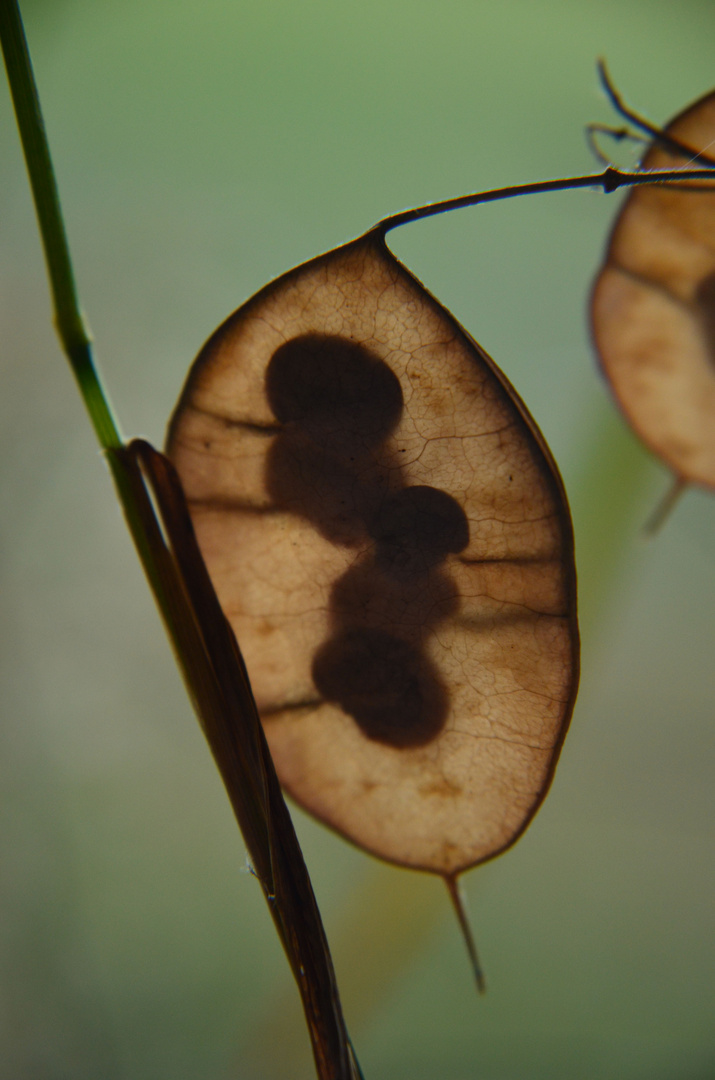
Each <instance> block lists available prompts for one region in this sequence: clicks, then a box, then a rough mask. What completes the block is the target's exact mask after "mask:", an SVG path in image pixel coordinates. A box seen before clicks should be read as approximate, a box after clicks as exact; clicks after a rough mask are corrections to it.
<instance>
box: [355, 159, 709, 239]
mask: <svg viewBox="0 0 715 1080" xmlns="http://www.w3.org/2000/svg"><path fill="white" fill-rule="evenodd" d="M685 180H687V181H693V180H706V181H707V180H710V181H715V173H714V172H713V169H653V170H652V171H650V172H647V171H642V172H621V170H620V169H614V168H613V167H612V166H609V167H608V168H607V169H605V170H604V172H601V173H592V174H590V175H588V176H571V177H566V178H565V179H563V180H537V181H536V182H535V183H533V184H514V185H512V186H510V187H504V188H495V189H494V190H492V191H478V192H475V193H474V194H471V195H460V196H458V197H457V198H456V199H444V200H442V201H441V202H435V203H427V205H426V206H418V207H416V208H415V209H414V210H402V211H401V212H400V213H399V214H391V215H390V217H386V218H383V219H382V221H379V222H378V223H377V225H375V227H374V228H375V230H376V231H378V232H381V233H382V235H383V236H385V234H386V233H388V232H390V230H391V229H397V228H398V227H399V226H400V225H408V224H409V223H410V222H412V221H421V220H422V218H428V217H434V216H435V214H445V213H447V212H448V211H450V210H461V209H462V208H463V207H465V206H477V205H479V204H480V203H488V202H500V201H501V200H503V199H514V198H517V197H518V196H519V195H541V194H543V193H546V192H549V191H572V190H575V189H577V188H602V189H603V190H604V191H605V192H606V193H610V192H612V191H617V190H618V189H619V188H623V187H640V186H643V185H645V184H682V183H683V182H684V181H685ZM688 186H689V187H690V186H691V185H690V184H689V185H688ZM704 187H705V189H706V190H707V191H713V190H715V187H713V185H711V184H706V185H704ZM692 190H693V191H696V190H698V189H697V188H695V187H692Z"/></svg>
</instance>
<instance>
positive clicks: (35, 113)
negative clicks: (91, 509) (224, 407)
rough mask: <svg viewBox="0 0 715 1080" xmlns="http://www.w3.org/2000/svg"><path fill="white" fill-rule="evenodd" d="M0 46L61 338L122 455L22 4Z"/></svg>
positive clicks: (10, 11)
mask: <svg viewBox="0 0 715 1080" xmlns="http://www.w3.org/2000/svg"><path fill="white" fill-rule="evenodd" d="M0 40H1V42H2V51H3V55H4V57H5V65H6V67H7V75H8V81H9V83H10V92H11V94H12V100H13V104H14V106H15V115H16V116H17V126H18V128H19V131H20V139H21V141H22V149H23V151H24V154H25V162H26V163H27V172H28V175H29V178H30V187H31V188H32V195H33V198H34V201H35V210H36V212H37V220H38V224H39V228H40V236H41V238H42V245H43V248H44V252H45V261H46V263H47V273H48V276H49V279H50V289H51V291H52V300H53V304H54V312H55V325H56V327H57V333H58V334H59V337H60V341H61V342H62V347H63V348H64V350H65V352H66V354H67V359H68V360H69V362H70V366H71V368H72V371H73V372H74V375H75V378H76V379H77V383H78V385H79V389H80V393H81V395H82V398H83V400H84V403H85V405H86V407H87V412H88V413H89V416H90V419H91V421H92V426H93V427H94V430H95V433H96V435H97V439H98V440H99V444H100V446H101V447H102V448H103V449H104V450H113V449H118V448H119V447H120V446H121V445H122V438H121V435H120V434H119V428H118V426H117V423H116V421H115V419H114V416H113V415H112V410H111V407H110V405H109V402H108V400H107V397H106V394H105V393H104V390H103V389H102V385H101V383H100V380H99V376H98V374H97V371H96V368H95V366H94V361H93V359H92V343H91V339H90V335H89V332H88V330H87V327H86V326H85V323H84V319H83V318H82V312H81V310H80V306H79V300H78V297H77V288H76V286H75V280H74V273H73V271H72V262H71V259H70V253H69V246H68V244H67V234H66V232H65V227H64V221H63V219H62V210H61V208H60V199H59V194H58V191H57V181H56V179H55V173H54V169H53V167H52V158H51V157H50V148H49V145H48V142H47V133H46V131H45V124H44V121H43V119H42V110H41V108H40V101H39V97H38V94H37V85H36V83H35V77H34V74H33V71H32V64H31V61H30V56H29V52H28V49H27V41H26V39H25V31H24V28H23V25H22V19H21V17H20V11H19V8H18V6H17V0H0Z"/></svg>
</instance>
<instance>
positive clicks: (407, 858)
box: [168, 228, 578, 881]
mask: <svg viewBox="0 0 715 1080" xmlns="http://www.w3.org/2000/svg"><path fill="white" fill-rule="evenodd" d="M168 453H169V455H170V457H171V458H172V460H173V461H174V463H175V465H176V467H177V469H178V472H179V474H180V476H181V479H182V482H183V485H184V488H185V491H186V495H187V498H188V501H189V506H190V509H191V513H192V517H193V522H194V526H195V529H196V533H197V536H198V540H199V544H200V546H201V550H202V552H203V555H204V557H205V559H206V563H207V566H208V569H209V572H210V574H211V577H212V579H213V582H214V585H215V587H216V591H217V594H218V597H219V600H220V602H221V604H222V607H223V609H224V611H225V613H226V615H227V617H228V619H229V620H230V622H231V624H232V626H233V628H234V629H235V631H236V635H237V637H238V641H239V643H240V645H241V649H242V651H243V654H244V656H245V659H246V664H247V667H248V671H249V674H250V677H251V681H252V685H253V689H254V693H255V696H256V701H257V704H258V707H259V710H260V713H261V717H262V719H263V723H264V726H265V730H266V734H267V737H268V741H269V744H270V748H271V752H272V754H273V757H274V759H275V763H276V768H277V771H278V775H279V777H280V779H281V782H282V783H283V785H284V786H285V788H286V789H287V791H288V792H289V793H290V794H291V795H292V796H293V798H294V799H295V800H296V801H297V802H298V803H300V804H301V805H302V806H303V807H305V808H306V809H307V810H309V811H310V812H311V813H313V814H314V815H315V816H316V817H318V818H319V819H321V820H322V821H324V822H326V823H327V824H328V825H330V826H332V827H333V828H335V829H337V830H338V831H339V832H340V833H342V834H343V835H344V836H346V837H348V838H349V839H350V840H352V841H353V842H355V843H356V844H359V845H360V846H361V847H363V848H365V849H367V850H368V851H370V852H373V853H374V854H376V855H379V856H381V857H382V858H385V859H388V860H390V861H393V862H396V863H400V864H404V865H407V866H412V867H416V868H421V869H424V870H431V871H434V872H436V873H439V874H442V875H444V876H445V877H447V878H448V879H451V880H452V881H453V880H454V877H455V875H456V874H458V873H459V872H461V871H462V870H464V869H466V868H467V867H469V866H472V865H474V864H476V863H478V862H481V861H483V860H485V859H488V858H490V857H491V856H493V855H495V854H497V853H498V852H500V851H502V850H503V849H504V848H505V847H507V846H508V845H509V844H511V843H512V842H513V841H514V840H515V839H516V837H517V836H518V835H519V834H520V833H521V832H522V831H523V829H524V828H525V827H526V825H527V823H528V822H529V820H530V819H531V817H532V816H533V814H534V812H535V811H536V809H537V807H538V805H539V803H540V802H541V800H542V798H543V797H544V794H545V792H546V790H547V787H548V785H549V782H550V780H551V777H552V774H553V771H554V767H555V763H556V758H557V756H558V752H559V749H560V747H561V743H562V740H563V737H564V734H565V731H566V726H567V724H568V720H569V717H570V713H571V708H572V704H573V700H574V696H575V688H576V680H577V665H578V660H577V629H576V618H575V574H574V565H573V542H572V534H571V523H570V518H569V513H568V508H567V505H566V500H565V496H564V492H563V488H562V485H561V481H560V479H559V476H558V473H557V470H556V468H555V466H554V463H553V461H552V459H551V456H550V454H549V451H548V449H547V447H546V446H545V443H544V441H543V439H542V437H541V435H540V434H539V432H538V429H537V428H536V425H535V424H534V422H533V420H532V419H531V418H530V417H529V414H528V412H527V410H526V408H525V407H524V405H523V404H522V402H521V401H520V400H519V398H518V397H517V395H516V394H515V392H514V391H513V389H512V388H511V386H510V385H509V383H508V382H507V380H506V379H505V377H504V376H503V375H502V374H501V373H500V372H499V370H498V369H497V368H496V366H495V365H494V363H493V362H492V361H491V360H490V359H489V357H488V356H487V355H486V354H485V353H484V352H483V351H482V349H481V348H480V347H479V346H478V345H477V344H476V343H475V342H474V341H473V340H472V339H471V338H470V337H469V336H468V335H467V334H466V333H465V331H464V330H463V329H462V328H461V327H460V326H459V325H458V324H457V322H456V321H455V320H454V319H453V317H452V316H451V315H450V314H449V312H447V311H446V310H445V309H444V308H443V307H442V306H441V305H440V304H439V303H438V302H437V301H436V300H435V299H434V298H433V297H432V296H430V295H429V293H428V292H427V291H426V290H425V289H424V287H423V286H422V285H421V284H420V282H419V281H417V280H416V278H414V277H413V276H412V275H411V274H410V273H409V272H408V271H407V270H406V269H405V267H404V266H402V265H401V264H400V263H399V262H398V261H397V260H396V259H395V258H394V256H393V255H392V254H391V253H390V251H389V250H388V248H387V247H386V245H385V241H384V237H383V234H382V232H381V231H380V229H379V228H378V229H376V230H373V231H372V232H370V233H368V234H366V235H365V236H364V237H361V238H360V239H358V240H355V241H353V242H352V243H349V244H347V245H345V246H344V247H341V248H338V249H336V250H335V251H331V252H329V253H328V254H326V255H322V256H320V257H319V258H316V259H314V260H312V261H311V262H308V263H306V264H304V265H303V266H299V267H298V268H296V269H295V270H292V271H290V272H289V273H287V274H285V275H284V276H283V277H281V278H279V279H278V280H276V281H274V282H272V283H271V284H270V285H268V286H266V287H265V288H264V289H263V290H261V292H259V293H258V294H257V295H256V296H254V297H253V298H252V299H251V300H249V301H248V302H247V303H246V304H244V305H243V306H242V307H241V308H239V309H238V311H236V312H235V313H234V314H233V315H232V316H230V318H229V319H228V320H227V321H226V322H225V323H224V324H223V325H222V326H221V327H219V329H218V330H217V331H216V332H215V333H214V334H213V336H212V337H211V338H210V340H209V341H208V343H207V344H206V345H205V346H204V348H203V349H202V351H201V353H200V355H199V357H198V359H197V360H196V362H195V364H194V366H193V368H192V370H191V373H190V375H189V379H188V382H187V384H186V387H185V389H184V392H183V395H182V397H181V400H180V402H179V405H178V407H177V410H176V412H175V415H174V417H173V419H172V422H171V426H170V431H169V439H168Z"/></svg>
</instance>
